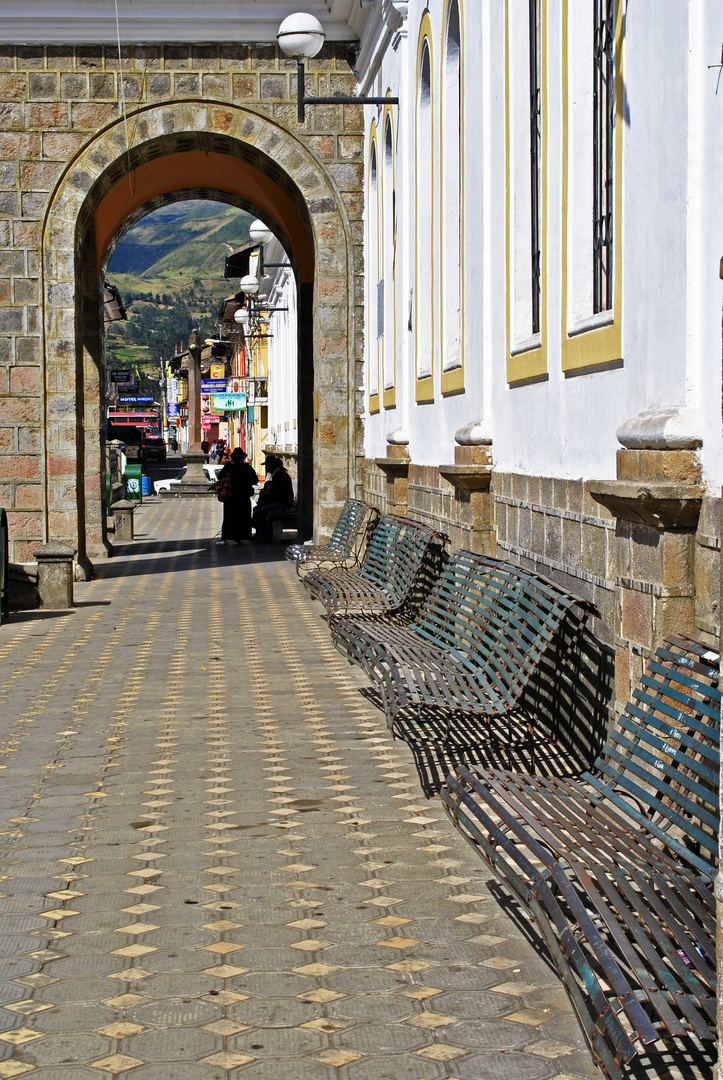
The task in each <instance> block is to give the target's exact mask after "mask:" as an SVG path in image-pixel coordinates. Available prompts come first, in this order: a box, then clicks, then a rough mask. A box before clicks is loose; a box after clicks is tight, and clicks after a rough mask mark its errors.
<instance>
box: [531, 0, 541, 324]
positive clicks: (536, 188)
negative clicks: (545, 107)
mask: <svg viewBox="0 0 723 1080" xmlns="http://www.w3.org/2000/svg"><path fill="white" fill-rule="evenodd" d="M540 2H541V0H529V14H530V41H529V47H530V248H531V251H530V254H531V258H532V264H531V270H532V333H533V334H539V332H540V247H541V241H540V234H541V220H540V213H541V205H542V117H541V102H542V56H541V47H540Z"/></svg>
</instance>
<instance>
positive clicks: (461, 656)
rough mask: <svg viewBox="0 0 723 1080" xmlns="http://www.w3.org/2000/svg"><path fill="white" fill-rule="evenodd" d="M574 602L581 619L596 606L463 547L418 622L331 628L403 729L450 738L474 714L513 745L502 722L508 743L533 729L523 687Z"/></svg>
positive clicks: (487, 731) (338, 623)
mask: <svg viewBox="0 0 723 1080" xmlns="http://www.w3.org/2000/svg"><path fill="white" fill-rule="evenodd" d="M575 607H577V609H578V611H579V612H580V613H581V622H583V621H584V619H585V617H586V615H587V614H588V613H589V612H590V611H594V610H595V609H594V608H592V605H589V604H587V602H586V601H584V600H580V599H579V598H577V597H575V596H571V595H569V594H568V593H566V592H564V591H563V589H561V588H560V587H559V586H558V585H556V584H555V583H554V582H551V581H547V580H546V579H545V578H542V577H540V576H539V575H537V574H534V573H532V572H531V571H527V570H523V569H521V568H520V567H517V566H514V565H512V564H511V563H506V562H503V561H501V560H500V559H493V558H491V557H489V556H485V555H476V554H473V553H472V552H471V551H458V552H454V554H452V555H451V556H450V558H449V559H448V561H447V563H446V565H445V567H444V569H443V571H442V573H441V575H440V577H439V579H438V580H437V582H436V583H435V585H434V587H433V589H432V591H431V592H430V594H429V596H428V597H427V599H426V601H425V602H424V604H423V606H422V608H421V609H420V611H419V614H418V615H417V617H416V618H415V619H414V621H413V622H412V623H411V624H410V625H408V626H401V625H395V624H393V623H389V622H387V621H384V620H379V619H360V618H357V617H356V616H350V615H347V616H344V617H341V616H335V617H334V618H332V620H331V632H332V637H333V639H334V643H335V645H336V647H337V648H338V649H339V651H340V652H342V653H344V655H346V656H347V657H348V659H349V660H351V661H353V662H355V663H358V664H360V665H361V666H362V667H363V668H364V669H365V670H366V671H367V673H368V675H369V676H370V678H371V679H372V681H373V682H375V683H377V684H378V686H379V689H380V690H381V693H382V696H383V700H384V708H385V712H386V716H387V723H388V725H389V728H390V730H392V731H393V732H394V733H395V734H401V735H403V736H404V737H406V735H407V732H410V733H411V734H412V737H414V736H415V734H422V733H423V732H424V731H425V730H428V731H437V732H439V731H440V730H441V731H442V732H443V733H444V732H446V733H447V735H448V734H449V731H450V729H451V726H452V725H454V722H455V718H457V719H459V717H460V714H465V716H467V717H473V718H476V719H478V720H479V726H480V731H481V734H482V735H483V736H484V737H486V738H495V739H497V740H498V741H504V740H502V739H501V737H500V731H499V725H498V724H497V723H496V722H497V721H498V720H500V719H504V721H505V722H506V728H507V734H506V738H507V739H509V740H512V739H513V738H515V737H516V734H515V732H516V729H517V728H519V723H520V721H521V720H522V721H523V724H524V726H525V728H526V733H527V734H529V728H530V726H531V725H532V724H533V723H534V719H533V718H532V717H531V716H525V710H524V709H523V707H522V704H521V699H522V696H523V693H524V691H525V689H526V687H527V686H528V684H529V682H530V679H531V678H532V676H533V674H534V672H535V670H536V669H537V666H538V665H539V663H540V660H541V658H542V656H543V654H544V653H545V652H546V650H547V649H548V648H549V646H550V645H551V643H552V642H553V639H554V638H555V635H556V633H557V631H558V630H559V628H560V625H561V623H562V621H563V619H564V618H565V616H566V615H567V613H568V612H570V611H571V609H573V608H575ZM442 737H443V738H444V737H445V736H444V734H443V736H442Z"/></svg>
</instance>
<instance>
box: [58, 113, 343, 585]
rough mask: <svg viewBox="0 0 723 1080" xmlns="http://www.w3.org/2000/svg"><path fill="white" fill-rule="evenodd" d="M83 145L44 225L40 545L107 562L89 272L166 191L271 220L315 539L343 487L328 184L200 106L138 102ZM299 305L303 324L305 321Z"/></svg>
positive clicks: (258, 130)
mask: <svg viewBox="0 0 723 1080" xmlns="http://www.w3.org/2000/svg"><path fill="white" fill-rule="evenodd" d="M129 129H130V131H131V132H132V134H131V138H130V143H131V145H130V146H127V145H126V135H125V132H126V128H125V126H124V124H123V122H115V123H113V124H110V125H109V126H108V127H107V128H105V129H104V130H103V131H101V132H100V133H99V134H98V135H97V136H96V137H95V138H93V139H92V140H91V141H90V142H89V143H88V144H87V145H86V146H85V147H84V148H83V149H82V151H81V152H80V153H78V155H77V156H76V157H75V158H74V159H73V160H72V162H71V163H70V164H69V165H68V167H67V168H66V170H65V172H64V174H63V176H62V177H61V180H60V181H59V183H58V185H57V187H56V189H55V191H54V193H53V195H52V198H51V200H50V202H49V206H48V211H47V214H46V217H45V220H44V225H43V242H42V286H43V297H44V325H43V334H44V342H43V361H44V370H43V381H44V389H45V394H44V401H45V422H44V459H45V468H44V475H45V485H46V492H45V505H46V507H47V510H46V514H47V535H48V537H49V538H51V539H57V540H65V541H67V542H69V543H72V544H73V545H74V546H76V547H77V548H78V552H79V562H80V564H81V566H83V565H84V566H86V568H87V566H88V565H89V561H90V560H92V559H94V558H99V557H103V556H104V555H105V553H106V548H105V543H104V536H103V531H104V521H103V517H102V501H101V438H100V431H101V425H102V418H101V392H100V378H101V371H100V350H99V349H98V348H97V347H94V342H95V343H98V342H99V341H100V336H99V335H100V333H101V332H102V328H101V323H100V305H99V300H98V283H99V273H100V270H101V267H102V263H103V259H104V255H105V253H106V251H107V249H108V248H109V245H111V244H112V243H113V239H114V237H115V236H116V235H117V234H118V232H119V230H121V229H122V226H123V222H124V221H125V220H126V219H127V218H128V217H129V216H130V215H133V214H137V213H138V212H139V210H141V209H142V207H143V206H145V205H148V204H149V203H150V202H151V201H152V200H154V199H158V198H159V197H163V196H164V195H168V194H169V193H173V192H186V191H188V192H198V191H204V192H211V191H214V192H217V193H223V195H224V196H225V197H226V198H227V200H228V201H231V202H234V203H236V204H237V205H239V206H244V207H245V208H248V209H250V210H251V211H252V212H254V213H257V214H259V215H261V216H263V217H265V218H267V219H269V220H270V221H273V222H274V223H275V224H276V226H277V227H278V228H279V230H280V231H281V232H282V233H283V235H284V236H285V238H286V241H287V242H288V245H289V251H290V253H291V256H292V260H293V261H294V263H295V268H296V272H297V275H298V284H299V299H300V316H301V317H300V376H301V377H300V380H299V382H300V402H299V405H300V420H301V417H302V415H303V418H304V419H303V421H302V423H303V427H302V429H301V430H300V433H299V435H300V446H301V443H302V440H303V445H304V451H305V455H306V466H305V476H304V477H303V478H302V476H301V470H302V469H303V468H304V465H303V464H302V458H303V456H304V455H303V454H300V485H303V484H304V483H306V484H307V503H308V502H309V501H311V490H310V486H309V481H310V477H311V474H312V472H313V476H314V477H315V480H314V484H313V505H314V513H313V525H314V532H315V534H317V535H319V534H323V533H324V531H325V529H326V527H327V526H328V524H329V522H330V520H333V518H334V517H335V512H336V509H337V507H338V506H339V504H340V502H341V501H342V500H343V498H345V497H346V496H347V494H348V493H349V492H350V491H352V492H353V485H354V470H355V447H356V443H357V432H356V424H355V419H354V417H355V408H354V406H355V393H354V387H355V385H356V382H357V381H358V380H355V365H356V363H357V357H356V355H355V336H356V335H355V333H354V307H353V299H352V298H353V295H354V288H353V278H354V267H355V251H354V247H355V240H354V236H353V234H352V229H351V227H350V224H349V221H348V218H347V215H346V212H345V208H344V203H343V200H342V198H341V196H340V194H339V191H338V190H337V188H336V185H335V183H334V181H333V178H332V176H331V175H330V174H329V172H328V170H327V169H326V168H325V167H324V165H323V163H322V162H320V161H319V160H318V159H317V158H316V157H315V155H314V154H313V153H312V151H311V150H310V149H309V147H308V146H307V145H305V144H304V143H303V142H301V141H300V140H299V139H297V138H296V137H295V136H293V135H292V134H290V133H289V132H288V131H286V130H285V129H284V128H282V127H281V126H279V125H278V124H276V123H274V122H273V121H271V120H269V119H267V118H266V117H264V116H261V115H259V114H258V113H254V112H251V111H249V110H246V109H243V108H240V107H236V106H231V105H224V104H214V103H208V102H203V103H199V102H198V101H192V102H191V101H189V102H173V103H169V104H165V105H157V106H149V107H146V108H144V109H140V110H138V111H137V112H136V113H135V114H133V116H131V117H129ZM302 309H303V314H302Z"/></svg>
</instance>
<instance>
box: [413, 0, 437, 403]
mask: <svg viewBox="0 0 723 1080" xmlns="http://www.w3.org/2000/svg"><path fill="white" fill-rule="evenodd" d="M432 37H433V35H432V21H431V19H430V17H429V12H427V11H425V13H424V15H423V16H422V21H421V23H420V24H419V39H418V41H417V78H416V88H415V98H414V101H415V112H414V167H415V175H416V177H418V176H419V160H418V155H419V147H418V145H417V121H418V118H419V69H420V66H421V63H422V50H423V49H424V45H425V42H426V45H427V48H428V49H429V97H430V102H429V108H430V114H431V124H432V192H431V195H432V198H431V219H432V220H431V221H430V231H429V243H428V244H427V252H428V254H429V256H430V258H431V254H432V252H433V251H434V247H433V240H434V187H435V183H434V182H435V172H434V166H435V155H434V146H435V136H436V132H435V126H434V54H433V52H432ZM418 224H419V183H418V181H417V182H415V185H414V234H415V235H414V241H415V251H414V400H415V401H417V402H429V401H434V359H435V356H434V353H435V350H434V341H435V326H434V308H435V303H434V300H435V277H434V263H433V262H432V266H431V278H432V311H431V329H432V355H431V365H430V366H431V372H430V374H429V375H425V376H424V377H423V378H420V377H419V376H418V375H417V351H418V350H417V344H418V341H419V318H418V313H419V281H418V280H417V264H418V259H417V245H418V244H419V242H420V238H419V237H418V236H417V227H418Z"/></svg>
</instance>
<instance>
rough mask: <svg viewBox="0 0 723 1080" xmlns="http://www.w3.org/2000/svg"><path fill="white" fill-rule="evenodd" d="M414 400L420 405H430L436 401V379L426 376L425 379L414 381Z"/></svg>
mask: <svg viewBox="0 0 723 1080" xmlns="http://www.w3.org/2000/svg"><path fill="white" fill-rule="evenodd" d="M414 400H415V401H416V402H417V404H418V405H424V404H429V403H430V402H432V401H434V378H433V376H432V375H425V377H424V378H423V379H415V380H414Z"/></svg>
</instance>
